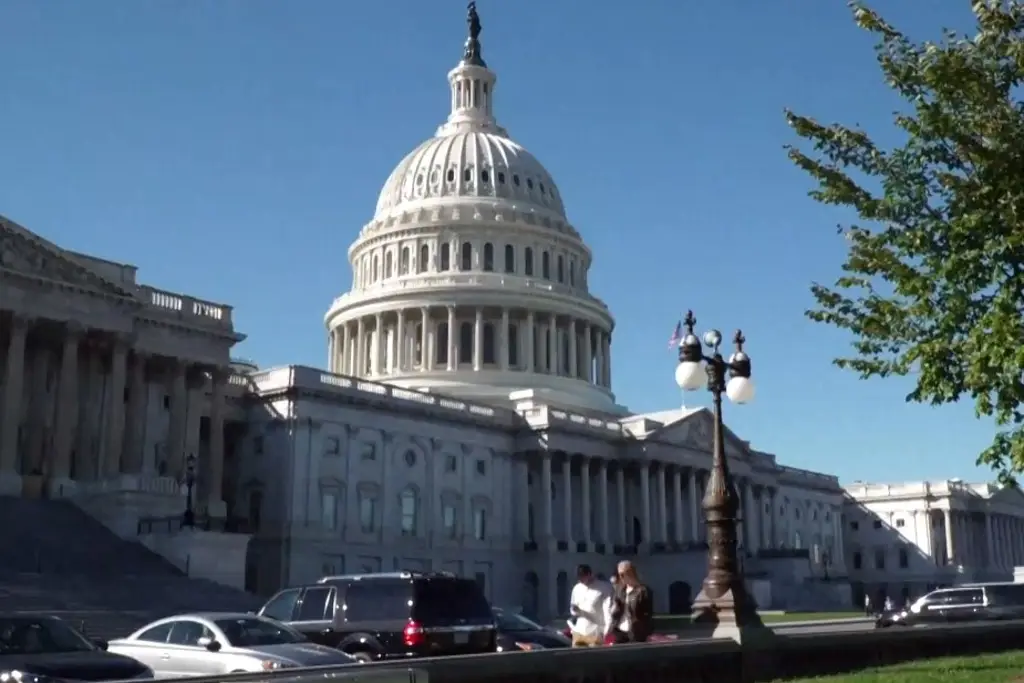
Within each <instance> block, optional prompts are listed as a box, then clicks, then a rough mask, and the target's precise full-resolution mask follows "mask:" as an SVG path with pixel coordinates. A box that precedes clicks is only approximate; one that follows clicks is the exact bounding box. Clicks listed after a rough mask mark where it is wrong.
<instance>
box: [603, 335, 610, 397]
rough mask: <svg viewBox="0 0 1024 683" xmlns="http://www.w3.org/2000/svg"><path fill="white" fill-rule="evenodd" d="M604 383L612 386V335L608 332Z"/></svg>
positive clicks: (605, 346) (605, 349) (606, 336)
mask: <svg viewBox="0 0 1024 683" xmlns="http://www.w3.org/2000/svg"><path fill="white" fill-rule="evenodd" d="M604 380H605V381H604V385H605V386H606V387H607V388H609V389H611V388H612V335H611V333H608V334H607V335H605V338H604Z"/></svg>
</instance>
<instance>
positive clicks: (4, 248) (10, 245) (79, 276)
mask: <svg viewBox="0 0 1024 683" xmlns="http://www.w3.org/2000/svg"><path fill="white" fill-rule="evenodd" d="M0 268H3V269H6V270H11V271H14V272H16V273H23V274H25V275H34V276H40V277H44V278H47V279H50V280H54V281H57V282H63V283H66V284H69V285H74V286H76V287H82V288H85V289H91V290H93V291H98V292H103V293H104V294H113V295H116V296H123V297H127V298H135V295H134V293H132V292H131V291H129V290H128V289H126V288H124V287H122V286H121V285H119V284H117V283H115V282H112V281H110V280H108V279H107V278H105V277H103V276H101V275H99V274H98V273H96V272H94V271H93V270H91V269H90V268H88V267H87V266H85V265H83V264H82V263H81V262H79V261H78V260H77V259H75V258H74V257H73V256H71V255H70V254H68V253H66V252H65V251H64V250H63V249H61V248H60V247H58V246H57V245H55V244H53V243H51V242H48V241H47V240H45V239H43V238H42V237H40V236H39V235H36V234H35V233H33V232H31V231H29V230H27V229H26V228H23V227H21V226H20V225H18V224H17V223H14V222H13V221H9V220H7V219H6V218H3V217H0Z"/></svg>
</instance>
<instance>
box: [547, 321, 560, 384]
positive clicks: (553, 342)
mask: <svg viewBox="0 0 1024 683" xmlns="http://www.w3.org/2000/svg"><path fill="white" fill-rule="evenodd" d="M548 374H549V375H557V374H558V316H557V315H555V314H554V313H552V314H551V323H550V324H549V325H548Z"/></svg>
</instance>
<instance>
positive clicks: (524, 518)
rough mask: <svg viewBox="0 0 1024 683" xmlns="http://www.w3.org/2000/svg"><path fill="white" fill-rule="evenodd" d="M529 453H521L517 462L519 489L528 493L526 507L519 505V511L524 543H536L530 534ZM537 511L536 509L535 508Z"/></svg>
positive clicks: (520, 529) (520, 532) (520, 533)
mask: <svg viewBox="0 0 1024 683" xmlns="http://www.w3.org/2000/svg"><path fill="white" fill-rule="evenodd" d="M529 455H530V454H529V453H520V454H519V457H520V458H521V459H520V460H517V461H516V474H517V476H518V477H519V488H520V489H521V490H523V491H525V492H526V500H525V501H523V502H525V503H526V505H517V509H518V510H519V535H520V536H521V537H522V539H523V541H524V542H525V541H534V540H536V539H535V538H533V534H531V533H530V531H531V530H530V510H531V507H532V506H531V505H530V502H531V500H530V488H531V487H530V461H529V460H528V459H527V458H529ZM534 509H535V508H534Z"/></svg>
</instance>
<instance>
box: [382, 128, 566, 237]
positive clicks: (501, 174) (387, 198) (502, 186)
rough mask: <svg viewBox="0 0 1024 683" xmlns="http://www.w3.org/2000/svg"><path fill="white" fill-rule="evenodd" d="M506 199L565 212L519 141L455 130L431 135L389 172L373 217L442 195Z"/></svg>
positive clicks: (543, 173)
mask: <svg viewBox="0 0 1024 683" xmlns="http://www.w3.org/2000/svg"><path fill="white" fill-rule="evenodd" d="M467 198H472V199H505V200H512V201H516V202H521V203H523V204H525V205H530V206H534V207H536V208H539V209H543V210H546V211H552V212H554V213H556V214H558V215H559V216H560V217H562V218H564V217H565V207H564V206H563V204H562V197H561V195H560V194H559V192H558V188H557V187H555V183H554V181H553V180H552V179H551V175H550V174H549V173H548V172H547V171H546V170H545V169H544V167H543V166H541V164H540V162H539V161H537V159H536V158H535V157H534V156H533V155H532V154H530V153H529V152H527V151H526V150H525V149H524V148H523V147H522V146H521V145H519V144H518V143H516V142H514V141H512V140H510V139H509V138H507V137H505V136H504V135H500V134H498V133H495V132H483V131H460V132H455V133H452V134H450V135H443V136H439V137H434V138H430V139H429V140H427V141H426V142H424V143H423V144H421V145H420V146H419V147H417V148H416V149H414V150H413V151H412V152H411V153H409V154H408V155H407V156H406V157H405V158H404V159H402V161H401V162H400V163H399V164H398V166H397V167H396V168H395V170H394V171H393V172H392V173H391V176H390V177H389V178H388V180H387V182H386V183H384V189H383V190H382V191H381V193H380V198H379V199H378V200H377V211H376V214H377V216H378V217H381V216H382V215H383V214H386V213H390V212H391V211H392V210H394V209H396V208H398V207H401V208H403V209H407V208H408V209H412V208H416V204H418V203H420V202H422V201H427V200H430V201H431V203H436V200H439V199H440V200H445V199H467Z"/></svg>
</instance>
